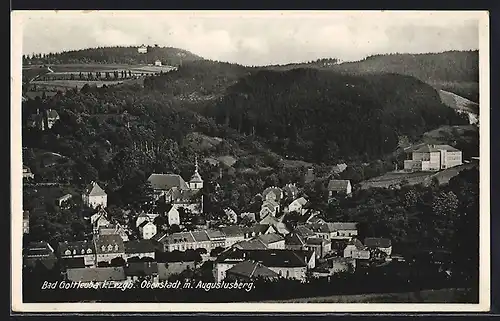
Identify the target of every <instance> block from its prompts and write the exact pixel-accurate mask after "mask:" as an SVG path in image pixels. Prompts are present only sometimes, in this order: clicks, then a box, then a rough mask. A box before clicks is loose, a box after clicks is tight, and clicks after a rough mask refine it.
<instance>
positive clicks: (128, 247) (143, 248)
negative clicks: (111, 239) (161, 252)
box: [123, 240, 156, 260]
mask: <svg viewBox="0 0 500 321" xmlns="http://www.w3.org/2000/svg"><path fill="white" fill-rule="evenodd" d="M123 245H124V247H125V255H124V259H125V260H128V259H130V258H131V257H138V258H143V257H149V258H152V259H154V258H155V251H156V247H155V244H154V243H153V241H151V240H132V241H128V242H124V243H123Z"/></svg>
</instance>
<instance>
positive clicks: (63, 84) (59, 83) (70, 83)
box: [32, 80, 125, 89]
mask: <svg viewBox="0 0 500 321" xmlns="http://www.w3.org/2000/svg"><path fill="white" fill-rule="evenodd" d="M122 83H125V81H124V80H110V81H87V80H52V81H33V82H32V84H34V85H38V86H46V87H53V88H62V89H66V88H75V87H78V89H80V88H82V87H83V86H84V85H86V84H88V85H89V86H96V87H102V86H103V85H107V86H109V85H117V84H122Z"/></svg>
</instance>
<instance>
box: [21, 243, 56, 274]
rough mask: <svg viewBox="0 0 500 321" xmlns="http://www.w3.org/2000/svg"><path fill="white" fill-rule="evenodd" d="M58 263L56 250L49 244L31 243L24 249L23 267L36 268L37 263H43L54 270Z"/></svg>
mask: <svg viewBox="0 0 500 321" xmlns="http://www.w3.org/2000/svg"><path fill="white" fill-rule="evenodd" d="M56 262H57V257H56V255H55V253H54V249H53V248H52V246H50V244H49V243H48V242H43V241H40V242H30V243H28V244H27V245H26V246H24V247H23V266H24V267H35V266H36V264H37V263H41V264H42V265H43V266H45V267H46V268H47V269H49V270H51V269H52V268H54V266H55V264H56Z"/></svg>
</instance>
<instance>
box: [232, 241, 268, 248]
mask: <svg viewBox="0 0 500 321" xmlns="http://www.w3.org/2000/svg"><path fill="white" fill-rule="evenodd" d="M233 247H235V248H238V249H241V250H265V249H267V246H266V244H264V243H263V242H262V241H261V240H260V239H258V238H256V239H253V240H248V241H241V242H238V243H235V244H234V245H233Z"/></svg>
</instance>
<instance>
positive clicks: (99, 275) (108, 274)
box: [67, 267, 126, 282]
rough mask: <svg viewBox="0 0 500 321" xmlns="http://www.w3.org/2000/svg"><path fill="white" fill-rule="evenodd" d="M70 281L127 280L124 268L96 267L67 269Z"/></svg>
mask: <svg viewBox="0 0 500 321" xmlns="http://www.w3.org/2000/svg"><path fill="white" fill-rule="evenodd" d="M67 276H68V279H69V280H70V281H75V282H78V281H82V282H90V281H101V282H102V281H123V280H125V279H126V277H125V270H124V268H123V267H95V268H73V269H67Z"/></svg>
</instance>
